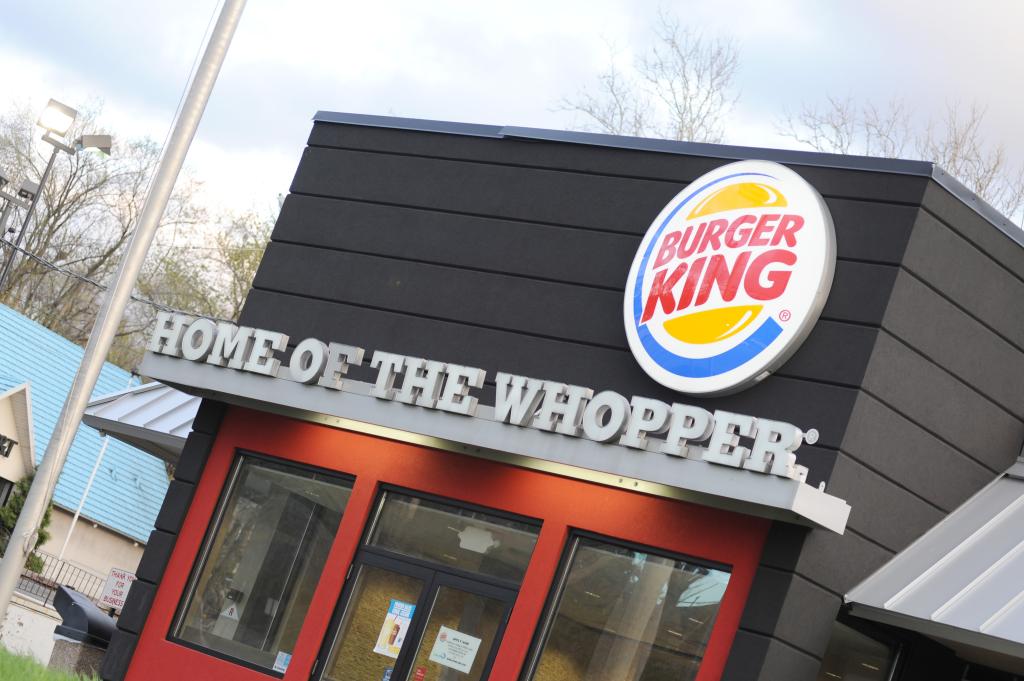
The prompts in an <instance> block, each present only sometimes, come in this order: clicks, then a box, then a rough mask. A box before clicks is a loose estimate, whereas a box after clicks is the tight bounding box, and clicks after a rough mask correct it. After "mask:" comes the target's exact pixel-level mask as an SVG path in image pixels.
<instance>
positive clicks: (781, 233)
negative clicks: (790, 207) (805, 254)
mask: <svg viewBox="0 0 1024 681" xmlns="http://www.w3.org/2000/svg"><path fill="white" fill-rule="evenodd" d="M803 226H804V217H803V216H802V215H783V216H782V222H780V223H779V228H778V229H777V230H776V231H775V236H774V237H773V238H772V246H778V245H779V242H781V241H782V240H783V239H785V240H786V245H787V246H789V247H790V248H793V247H794V246H796V233H797V232H799V231H800V228H801V227H803Z"/></svg>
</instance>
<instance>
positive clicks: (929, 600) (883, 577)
mask: <svg viewBox="0 0 1024 681" xmlns="http://www.w3.org/2000/svg"><path fill="white" fill-rule="evenodd" d="M1021 575H1024V459H1018V461H1017V463H1016V464H1014V465H1013V466H1012V467H1011V468H1010V469H1009V470H1008V471H1006V473H1004V474H1003V475H1001V476H999V478H997V479H996V480H995V481H994V482H992V483H991V484H989V485H988V486H987V487H985V488H984V489H982V490H981V491H980V492H978V493H977V494H976V495H975V496H973V497H971V498H970V499H969V500H967V501H966V502H965V503H964V504H963V505H962V506H961V507H960V508H958V509H957V510H956V511H954V512H953V513H951V514H950V515H949V516H947V517H946V518H945V520H943V521H942V522H940V523H939V524H938V525H936V526H935V527H934V528H932V529H931V530H929V531H928V532H927V533H926V534H924V535H923V536H922V537H921V538H920V539H918V540H917V541H916V542H914V543H913V544H911V545H910V546H909V547H907V548H906V549H904V550H903V551H902V552H901V553H899V554H898V555H896V556H895V557H894V558H893V559H892V560H890V561H889V562H888V563H886V564H885V565H884V566H882V568H880V569H879V570H878V571H877V572H875V573H874V574H873V575H871V576H870V577H868V578H867V579H866V580H864V581H863V582H861V583H860V584H859V585H857V586H856V587H854V589H853V590H852V591H850V593H849V594H847V595H846V600H847V602H848V603H849V604H850V606H851V611H852V613H853V614H854V615H857V616H859V617H862V618H865V619H870V620H875V621H877V622H882V623H885V624H891V625H894V626H897V627H900V628H903V629H909V630H912V631H917V632H920V633H922V634H925V635H927V636H930V637H932V638H935V639H938V640H940V641H942V642H943V643H946V644H947V645H950V646H951V647H953V648H954V650H956V651H957V652H958V653H959V654H960V656H961V657H963V658H964V659H966V660H969V661H973V662H979V663H982V664H985V665H988V666H991V667H995V668H1000V669H1005V670H1007V671H1016V672H1018V673H1019V672H1020V671H1022V670H1024V669H1022V668H1024V579H1022V578H1021ZM1007 656H1013V657H1015V658H1017V659H1015V660H1014V659H1010V658H1009V657H1007Z"/></svg>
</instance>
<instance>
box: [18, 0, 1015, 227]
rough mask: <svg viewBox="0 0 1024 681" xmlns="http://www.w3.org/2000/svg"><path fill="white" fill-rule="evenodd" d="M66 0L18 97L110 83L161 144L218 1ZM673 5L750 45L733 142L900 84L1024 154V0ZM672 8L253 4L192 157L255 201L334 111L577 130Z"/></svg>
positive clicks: (23, 12)
mask: <svg viewBox="0 0 1024 681" xmlns="http://www.w3.org/2000/svg"><path fill="white" fill-rule="evenodd" d="M54 4H55V3H53V2H46V1H41V2H38V3H23V4H22V5H20V6H19V7H18V9H17V10H16V11H8V12H6V13H5V17H4V19H5V20H4V23H3V25H0V63H2V64H3V65H4V84H3V88H2V89H0V108H4V106H5V104H9V103H10V102H12V101H17V100H23V99H25V98H31V99H32V100H33V101H35V102H38V103H40V104H41V103H42V102H44V101H45V100H46V98H48V97H50V96H53V97H56V98H58V99H62V100H63V101H66V102H68V103H69V104H72V105H75V104H77V103H80V102H84V101H86V100H88V99H90V98H95V97H97V96H99V97H101V98H102V99H103V100H104V101H105V114H106V115H105V118H106V120H107V121H108V122H109V125H110V127H111V128H112V129H114V130H115V131H116V132H117V133H119V134H121V135H123V136H124V135H127V136H138V135H148V136H151V137H154V138H156V139H158V140H159V139H162V138H163V136H164V134H165V133H166V130H167V127H168V126H169V125H170V122H171V116H172V114H173V111H174V107H175V105H176V104H177V101H178V97H179V95H180V93H181V89H182V87H183V86H184V83H185V78H186V76H187V73H188V69H189V67H190V66H191V63H192V60H193V57H194V56H195V53H196V50H197V48H198V45H199V41H200V38H201V36H202V34H203V31H204V30H205V28H206V26H207V22H208V20H209V18H210V16H211V13H212V12H213V10H214V9H215V8H214V4H215V3H214V2H213V1H212V0H181V1H179V2H174V3H152V2H146V3H129V2H123V1H122V2H116V1H115V0H93V1H92V2H90V3H66V4H63V5H59V3H58V5H59V6H58V7H54ZM660 4H662V5H663V6H664V7H665V8H666V9H668V10H670V11H673V12H675V13H676V14H677V15H678V16H679V17H680V18H681V20H682V21H683V23H684V24H686V25H688V26H692V27H694V28H697V29H699V30H702V31H703V32H704V33H706V34H708V35H722V36H726V37H733V38H735V39H736V40H737V42H738V44H739V46H740V48H741V50H742V65H741V71H740V78H739V86H740V90H741V101H740V105H739V106H738V108H737V110H736V111H735V112H734V114H733V116H732V117H731V121H732V124H731V125H730V126H729V129H728V130H727V131H726V132H727V140H728V141H730V142H733V143H737V144H743V145H764V146H780V145H783V144H787V142H786V140H784V139H782V138H780V137H779V136H778V135H777V134H776V132H775V129H774V121H775V120H777V118H778V117H779V115H780V114H781V113H782V111H783V109H784V107H786V106H789V107H790V108H796V107H798V106H799V104H800V103H801V102H805V101H815V100H818V99H820V98H822V97H823V96H824V95H825V94H833V95H839V96H844V95H847V94H849V95H852V96H855V97H859V98H866V97H872V98H875V99H877V100H880V101H881V100H885V99H888V98H890V97H892V96H895V95H901V96H904V97H906V98H907V99H908V100H910V101H912V102H914V104H915V106H917V107H918V108H920V109H928V108H931V109H936V108H939V107H941V105H942V103H943V102H944V101H947V100H949V99H953V98H963V99H968V100H977V101H980V102H982V103H985V104H987V105H988V122H989V125H990V129H989V132H990V135H991V136H992V137H993V138H994V139H997V140H1001V141H1004V142H1005V143H1006V144H1007V145H1008V146H1009V147H1010V150H1011V152H1012V154H1013V156H1014V157H1015V158H1018V159H1020V158H1024V137H1022V136H1020V135H1019V134H1017V126H1018V121H1019V120H1021V119H1022V118H1024V89H1022V88H1021V87H1020V83H1021V82H1024V78H1022V77H1021V76H1024V73H1022V69H1024V53H1022V48H1021V47H1020V43H1019V41H1018V39H1017V36H1016V32H1017V30H1018V28H1019V26H1020V25H1022V24H1024V3H1019V2H1017V1H1016V0H1002V1H1000V2H995V1H992V2H986V3H971V4H967V5H965V4H963V3H962V2H954V1H953V0H931V1H928V2H925V0H904V1H902V2H898V3H893V2H884V1H883V0H872V1H870V2H864V3H822V2H811V1H810V0H778V1H775V2H770V3H769V2H762V1H759V0H722V1H721V2H693V1H681V0H680V1H676V2H667V3H660ZM658 6H659V2H658V1H657V0H640V1H630V0H591V1H589V2H585V1H583V0H572V1H566V2H551V0H524V1H523V2H518V3H500V4H499V3H480V2H457V1H455V0H436V1H434V2H430V3H424V2H416V1H413V0H405V1H403V2H398V1H396V2H378V3H348V2H344V3H342V2H327V1H323V0H321V1H319V2H317V1H314V0H292V1H290V2H287V3H285V2H273V1H271V0H250V2H249V5H248V7H247V9H246V11H245V15H244V16H243V18H242V23H241V25H240V28H239V30H238V34H237V36H236V38H235V42H234V44H233V45H232V47H231V50H230V52H229V55H228V59H227V62H226V64H225V67H224V69H223V71H222V73H221V76H220V79H219V81H218V83H217V87H216V89H215V91H214V94H213V97H212V98H211V101H210V105H209V108H208V110H207V114H206V116H205V118H204V121H203V124H202V126H201V127H200V130H199V134H198V137H197V140H196V142H195V144H194V146H193V150H192V153H191V154H190V157H189V161H188V163H189V165H190V166H191V167H192V168H193V169H194V170H195V172H196V174H197V175H198V176H200V177H202V178H204V179H205V181H206V191H205V192H204V195H205V196H206V197H207V199H208V201H210V202H211V204H214V205H215V206H217V207H219V206H223V207H226V208H230V209H235V210H242V209H246V208H249V207H251V206H253V205H263V204H266V203H267V202H272V201H273V199H274V197H275V196H276V195H277V194H278V193H279V192H282V191H286V190H287V187H288V184H289V182H290V179H291V176H292V174H293V173H294V169H295V165H296V163H297V160H298V158H299V155H300V154H301V151H302V147H303V146H304V143H305V140H306V137H307V135H308V133H309V129H310V120H309V119H310V116H311V115H312V114H313V113H314V112H315V111H316V110H318V109H326V110H339V111H354V112H359V113H372V114H395V115H405V116H414V117H426V118H440V119H449V120H464V121H473V122H479V123H495V124H515V125H526V126H537V127H563V126H566V125H568V124H570V121H571V116H570V114H568V113H566V112H561V111H557V110H555V104H556V102H557V101H558V99H559V98H560V97H562V96H565V95H572V94H573V93H575V92H576V91H577V90H579V89H580V87H582V86H584V85H591V84H592V83H593V78H594V76H595V75H596V74H597V73H598V72H599V71H600V70H601V69H602V68H603V67H604V65H605V62H606V60H607V50H606V45H605V41H606V40H608V41H611V42H613V43H614V44H615V45H617V46H618V47H620V48H623V53H622V54H621V55H620V58H621V59H624V60H627V61H628V59H629V58H630V48H632V49H633V50H640V49H642V47H643V46H644V45H645V44H646V42H647V41H648V40H649V39H650V36H651V25H652V21H653V18H654V16H655V14H656V12H657V9H658ZM55 16H60V21H57V22H55V21H54V17H55ZM5 100H6V101H5Z"/></svg>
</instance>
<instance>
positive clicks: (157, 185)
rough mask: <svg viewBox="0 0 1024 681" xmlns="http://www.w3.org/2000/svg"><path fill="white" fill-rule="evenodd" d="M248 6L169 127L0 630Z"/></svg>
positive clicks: (8, 592)
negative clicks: (170, 128)
mask: <svg viewBox="0 0 1024 681" xmlns="http://www.w3.org/2000/svg"><path fill="white" fill-rule="evenodd" d="M244 7H245V0H224V6H223V7H222V8H221V11H220V16H219V17H218V18H217V23H216V24H215V25H214V28H213V32H212V33H211V34H210V39H209V42H208V43H207V44H206V48H205V50H204V52H203V56H202V59H201V60H200V62H199V65H198V67H197V68H196V72H195V76H194V78H193V80H192V83H191V85H190V86H189V89H188V92H187V93H186V95H185V99H184V100H183V102H182V106H181V111H180V113H179V115H178V117H177V119H176V120H175V121H174V127H173V129H172V131H171V135H170V137H169V138H168V140H167V146H166V147H165V148H164V151H163V155H162V156H161V159H160V163H159V165H158V166H157V169H156V173H155V174H154V176H153V180H152V183H151V184H150V186H149V191H148V193H147V195H146V201H145V203H144V204H143V206H142V212H141V213H140V214H139V220H138V223H137V225H136V227H135V233H134V234H133V235H132V239H131V242H130V243H129V244H128V249H127V251H126V252H125V254H124V257H123V258H122V259H121V264H120V266H119V268H118V271H117V274H116V275H115V276H114V280H113V281H112V282H111V283H110V285H109V287H108V288H107V291H106V294H105V295H104V298H103V305H102V307H101V309H100V312H99V315H98V316H97V318H96V322H95V323H94V324H93V327H92V333H91V334H89V342H88V344H87V345H86V347H85V353H84V354H83V355H82V363H81V365H80V366H79V368H78V373H77V374H76V375H75V380H74V382H73V383H72V384H71V390H70V392H69V393H68V396H67V399H66V400H65V402H64V407H63V409H62V410H61V413H60V418H59V419H58V420H57V426H56V428H54V431H53V434H52V435H51V437H50V443H49V445H48V446H47V448H46V453H45V454H44V455H43V460H42V463H41V464H40V465H39V468H38V469H37V470H36V476H35V480H33V482H32V487H31V489H30V490H29V493H28V496H27V497H26V498H25V505H24V507H23V508H22V510H21V515H19V516H18V522H17V524H16V525H15V526H14V531H13V532H12V533H11V538H10V541H9V542H8V544H7V553H6V554H5V555H4V557H3V560H2V561H0V622H2V621H3V619H4V617H5V616H6V614H7V607H8V606H9V605H10V602H11V596H12V595H13V594H14V589H15V588H16V586H17V584H18V578H19V577H20V576H21V571H22V568H23V567H24V565H25V560H26V558H27V556H28V555H29V553H30V552H31V551H32V549H33V548H34V546H35V541H36V537H37V536H38V531H39V521H40V520H41V519H42V516H43V512H44V511H45V510H46V507H47V506H48V505H49V503H50V499H51V498H52V496H53V490H54V487H55V486H56V483H57V477H58V476H59V475H60V471H61V468H63V466H64V461H65V459H66V458H67V454H68V449H69V448H70V447H71V443H72V441H73V440H74V437H75V433H76V432H77V431H78V426H79V424H80V423H81V421H82V414H83V413H84V411H85V407H86V405H87V404H88V402H89V396H90V395H91V394H92V391H93V388H95V386H96V379H97V378H98V377H99V374H100V370H101V369H102V368H103V363H104V361H105V359H106V356H107V352H109V350H110V346H111V344H112V343H113V341H114V334H115V333H116V332H117V328H118V326H119V325H120V323H121V317H122V315H123V314H124V309H125V306H126V305H127V303H128V300H129V298H130V296H131V292H132V289H133V288H134V287H135V281H136V279H137V278H138V276H139V270H140V269H141V268H142V263H143V261H144V260H145V258H146V253H147V252H148V251H149V247H150V245H151V244H152V242H153V237H154V235H155V234H156V229H157V226H158V225H159V224H160V218H161V217H163V214H164V210H165V209H166V208H167V200H168V198H169V197H170V195H171V190H172V189H173V188H174V183H175V181H176V180H177V178H178V173H179V172H180V171H181V166H182V164H183V163H184V161H185V155H186V153H187V152H188V148H189V146H190V145H191V144H192V139H193V137H195V134H196V128H197V127H198V126H199V121H200V119H201V118H202V115H203V111H204V110H205V108H206V103H207V102H208V101H209V99H210V92H211V91H212V90H213V84H214V83H215V82H216V80H217V74H218V73H219V72H220V68H221V65H222V64H223V63H224V57H225V55H226V54H227V50H228V46H229V45H230V44H231V38H232V37H233V36H234V34H235V29H236V28H237V27H238V21H239V19H240V18H241V16H242V10H243V8H244Z"/></svg>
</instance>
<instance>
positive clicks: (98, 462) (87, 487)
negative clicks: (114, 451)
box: [57, 435, 110, 560]
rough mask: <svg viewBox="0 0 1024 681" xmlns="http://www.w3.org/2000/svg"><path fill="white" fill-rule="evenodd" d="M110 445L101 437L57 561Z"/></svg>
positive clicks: (65, 546) (66, 548)
mask: <svg viewBox="0 0 1024 681" xmlns="http://www.w3.org/2000/svg"><path fill="white" fill-rule="evenodd" d="M109 444H110V436H109V435H104V436H103V446H102V447H100V453H99V455H98V456H97V457H96V463H94V464H93V466H92V472H91V473H89V481H88V482H87V483H85V490H83V491H82V498H81V499H80V500H79V501H78V508H76V509H75V515H74V517H72V518H71V524H70V525H69V526H68V535H67V536H66V537H64V545H63V546H61V547H60V554H59V555H58V556H57V560H64V552H65V551H67V550H68V543H69V542H70V541H71V535H72V533H74V531H75V525H77V524H78V516H80V515H82V507H83V506H85V500H86V499H88V498H89V492H91V491H92V483H93V480H95V479H96V473H97V472H99V470H100V466H101V465H102V464H103V456H104V455H105V454H106V453H107V445H109Z"/></svg>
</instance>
